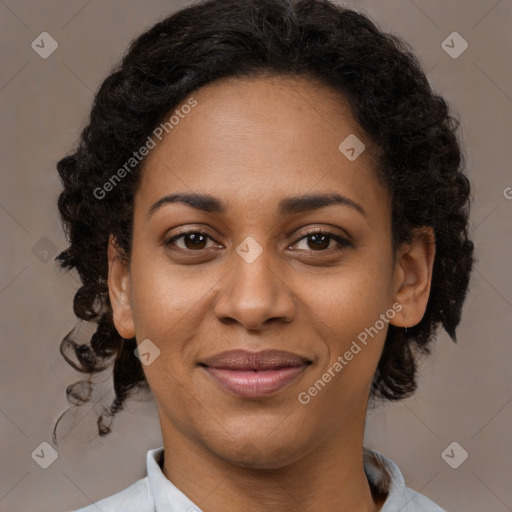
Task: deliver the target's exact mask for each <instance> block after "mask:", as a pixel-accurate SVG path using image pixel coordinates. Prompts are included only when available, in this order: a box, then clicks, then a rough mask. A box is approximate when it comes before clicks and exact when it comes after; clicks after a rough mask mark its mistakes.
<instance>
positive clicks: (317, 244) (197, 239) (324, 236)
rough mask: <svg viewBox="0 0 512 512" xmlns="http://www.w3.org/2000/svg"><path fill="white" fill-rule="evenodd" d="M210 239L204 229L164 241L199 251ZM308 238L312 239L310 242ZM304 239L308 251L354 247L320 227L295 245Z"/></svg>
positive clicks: (186, 249)
mask: <svg viewBox="0 0 512 512" xmlns="http://www.w3.org/2000/svg"><path fill="white" fill-rule="evenodd" d="M208 239H210V240H212V241H214V240H213V238H212V237H211V236H210V235H209V234H208V233H206V232H204V231H197V230H195V231H194V230H191V231H185V232H183V233H180V234H179V235H176V236H173V237H172V238H169V239H168V240H166V241H165V242H164V243H165V245H166V246H175V247H177V248H178V249H179V250H183V251H195V252H199V251H201V250H204V249H208V247H206V244H207V240H208ZM308 239H310V240H309V243H308ZM303 241H305V243H306V245H307V246H306V247H302V248H300V247H299V249H300V250H306V251H307V250H310V251H312V252H322V251H324V252H326V251H327V250H329V251H331V250H335V251H337V250H341V249H343V248H345V247H352V243H351V242H350V241H349V240H347V239H346V238H343V237H342V236H340V235H338V234H336V233H332V232H330V231H323V230H320V229H316V230H310V231H308V232H307V233H306V234H305V235H303V236H302V237H301V238H300V239H299V240H297V241H296V242H295V244H294V245H296V244H299V243H301V242H303ZM177 242H182V245H180V244H178V243H177ZM331 242H335V243H337V246H336V244H334V247H333V246H331Z"/></svg>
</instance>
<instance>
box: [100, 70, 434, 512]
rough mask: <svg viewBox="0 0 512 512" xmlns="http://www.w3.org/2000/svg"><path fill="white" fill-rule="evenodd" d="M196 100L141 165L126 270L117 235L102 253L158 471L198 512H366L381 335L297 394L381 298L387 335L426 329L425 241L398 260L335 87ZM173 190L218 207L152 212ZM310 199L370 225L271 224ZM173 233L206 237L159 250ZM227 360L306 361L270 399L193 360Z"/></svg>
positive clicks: (319, 215) (260, 83)
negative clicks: (151, 405)
mask: <svg viewBox="0 0 512 512" xmlns="http://www.w3.org/2000/svg"><path fill="white" fill-rule="evenodd" d="M193 97H194V98H195V99H196V100H197V102H198V104H197V106H196V107H195V108H193V109H192V111H191V112H190V113H189V114H188V115H186V117H185V118H184V119H182V120H181V121H180V123H179V124H178V125H177V126H176V127H175V128H174V129H173V130H172V131H170V132H169V134H168V136H166V137H165V138H164V139H163V141H162V142H161V143H160V144H159V145H158V146H157V147H156V148H155V149H153V150H152V151H151V153H150V154H149V155H148V157H147V159H146V161H145V166H144V169H143V174H142V180H141V183H140V187H139V188H138V190H137V192H136V195H135V210H134V227H133V230H134V231H133V250H132V254H131V258H130V260H129V262H128V263H127V262H126V261H125V260H124V259H123V255H122V253H121V252H120V251H118V249H117V248H116V246H115V240H114V239H113V238H111V243H110V246H109V250H108V257H109V267H110V272H109V289H110V299H111V303H112V307H113V312H114V322H115V325H116V328H117V330H118V331H119V333H120V334H121V336H123V337H124V338H132V337H133V336H136V338H137V340H138V342H139V343H140V342H141V341H142V340H144V339H146V338H149V339H150V340H151V341H152V342H153V343H154V344H155V345H157V346H158V347H159V349H160V351H161V353H160V355H159V357H157V358H156V359H155V361H154V362H153V363H152V364H150V365H148V366H144V372H145V375H146V377H147V380H148V382H149V385H150V387H151V389H152V391H153V393H154V395H155V398H156V400H157V402H158V410H159V419H160V424H161V428H162V435H163V443H164V450H165V454H166V457H165V462H164V467H163V471H164V474H165V476H166V477H167V478H168V479H169V480H171V481H172V482H173V483H174V484H175V485H176V486H177V487H178V488H179V489H180V490H181V491H182V492H184V493H185V494H186V495H187V496H188V497H189V498H190V499H191V500H192V501H194V502H195V503H197V505H198V506H200V507H201V508H202V509H203V510H204V511H206V512H220V511H225V510H246V511H261V510H266V511H270V512H272V511H276V512H277V511H279V512H281V511H282V510H308V511H310V512H314V511H320V510H327V509H329V510H332V511H336V512H348V511H351V512H352V511H353V510H359V511H372V512H375V511H378V510H380V509H381V507H382V504H383V500H379V499H377V498H374V497H373V496H372V494H371V489H370V486H369V484H368V481H367V479H366V476H365V474H364V471H363V464H362V449H363V433H364V425H365V418H366V409H367V404H368V396H369V392H370V385H371V381H372V377H373V375H374V372H375V369H376V367H377V364H378V361H379V357H380V355H381V352H382V349H383V345H384V341H385V337H386V332H387V326H386V327H385V328H384V329H382V330H381V331H380V332H379V334H378V335H377V336H375V337H374V338H373V339H371V341H370V342H369V343H368V344H367V346H365V347H364V348H363V349H362V350H361V352H359V353H358V354H357V355H356V356H354V358H353V359H352V360H351V361H350V363H349V364H348V365H347V366H345V367H344V368H343V370H342V371H341V372H340V373H338V374H337V375H336V377H335V378H333V379H332V380H331V382H329V383H328V384H327V385H326V386H325V388H324V389H322V391H321V392H319V393H318V395H317V396H316V397H314V398H312V400H311V401H310V403H308V404H307V405H303V404H301V403H300V402H299V401H298V398H297V397H298V394H299V393H300V392H302V391H307V390H308V388H309V387H311V386H312V385H313V383H314V382H315V381H317V379H320V378H321V376H322V374H323V373H324V372H325V371H326V370H327V369H328V368H330V367H331V366H332V365H333V363H334V362H335V361H336V359H337V357H338V356H339V355H343V354H344V353H345V352H346V351H347V350H348V349H349V347H350V344H351V342H352V340H355V339H357V335H358V334H359V333H360V332H362V331H364V329H365V328H367V327H370V326H373V325H374V324H375V322H376V320H378V319H379V315H381V314H383V313H385V312H386V310H388V309H389V308H391V307H392V305H393V304H394V303H396V302H399V303H401V304H402V306H403V310H402V311H401V313H397V315H396V316H395V317H394V319H393V320H391V323H392V324H394V325H396V326H401V327H404V326H412V325H415V324H417V323H418V322H419V321H420V320H421V318H422V317H423V314H424V312H425V308H426V305H427V301H428V296H429V292H430V283H431V276H432V266H433V261H434V253H435V248H434V240H433V235H432V232H431V231H430V230H423V231H422V232H418V235H417V237H416V238H415V239H414V241H413V242H412V243H411V244H409V245H406V246H403V247H401V248H400V249H399V250H398V252H397V254H396V256H395V258H394V257H393V256H394V255H393V252H392V247H391V203H390V196H389V194H388V192H387V191H386V190H385V189H384V188H383V187H382V185H381V184H380V183H379V181H378V180H377V178H376V174H375V172H374V170H373V169H374V166H373V161H372V159H371V155H370V149H369V148H370V147H371V145H370V142H369V141H368V140H367V138H366V137H365V135H364V133H363V132H362V130H361V128H360V126H359V125H358V124H357V122H356V121H355V120H354V118H353V116H352V115H351V113H350V110H349V109H348V107H347V106H346V104H345V103H344V102H343V98H340V96H339V95H338V94H336V93H335V92H334V91H331V90H329V89H326V88H325V87H322V86H320V84H318V83H316V82H314V81H312V80H309V79H301V78H290V77H287V78H284V77H277V78H276V77H274V78H270V77H261V78H258V79H254V80H252V81H249V80H244V81H242V80H238V79H229V80H223V81H220V82H216V83H212V84H209V85H207V86H206V87H204V88H202V89H200V90H199V91H197V92H196V93H195V94H194V95H193ZM184 103H185V102H184ZM351 133H354V134H356V135H357V136H358V137H359V139H361V140H362V141H364V142H365V144H366V148H367V149H366V151H365V152H363V153H362V155H361V156H359V158H357V159H356V160H355V161H353V162H351V161H349V160H348V159H347V158H345V157H344V156H343V155H342V154H341V153H340V152H339V150H338V145H339V144H340V142H341V141H343V140H344V139H345V138H346V137H347V136H348V135H349V134H351ZM176 192H196V193H202V194H210V195H212V196H215V197H216V198H219V199H220V200H222V201H223V202H225V203H226V206H227V211H226V213H225V214H217V213H207V212H203V211H199V210H196V209H194V208H192V207H191V206H188V205H185V204H183V203H173V204H166V205H164V206H162V207H161V208H160V209H158V210H157V211H156V212H155V213H154V214H153V215H152V216H150V215H149V214H148V211H149V209H150V207H151V206H152V205H153V204H154V203H155V202H156V201H158V200H159V199H160V198H162V197H163V196H165V195H167V194H170V193H176ZM322 192H323V193H326V192H327V193H333V192H337V193H338V194H340V195H343V196H346V197H348V198H350V199H351V200H352V201H355V202H356V203H358V204H359V205H360V206H361V207H362V208H363V209H364V211H365V212H366V214H365V215H363V214H361V213H360V212H358V211H357V210H356V209H354V208H351V207H349V206H343V205H331V206H327V207H323V208H321V209H317V210H312V211H308V212H303V213H300V214H293V215H287V216H283V215H279V214H278V213H277V205H278V203H279V201H280V200H281V199H283V198H285V197H289V196H295V195H302V194H305V193H322ZM184 228H185V229H191V230H193V229H199V230H200V231H206V232H207V233H208V234H209V236H210V237H211V238H208V237H207V238H206V239H204V242H201V243H199V242H197V238H196V241H195V242H194V239H192V240H191V239H190V237H182V238H180V239H178V240H176V241H175V242H174V246H167V247H166V246H165V243H164V242H165V241H166V240H169V238H171V237H172V236H176V235H178V234H180V231H181V230H183V229H184ZM310 228H319V229H321V230H323V231H325V230H327V231H330V232H332V233H334V234H335V235H339V236H341V237H343V238H346V237H347V233H348V234H349V235H350V237H351V240H352V242H353V246H348V247H341V250H339V251H336V249H335V248H336V247H339V245H338V242H336V240H335V239H332V238H331V239H327V240H326V242H325V244H324V245H323V246H321V247H320V248H318V245H315V239H313V240H312V239H311V237H305V235H306V233H305V232H306V230H307V229H310ZM248 236H251V237H252V238H254V239H255V240H256V241H257V242H258V243H259V244H260V246H261V247H262V249H263V252H262V253H261V255H260V256H259V257H258V258H257V259H256V260H255V261H253V262H252V263H247V262H246V261H245V260H244V259H242V258H241V257H240V256H239V255H238V254H237V252H236V248H237V247H238V246H239V245H240V244H241V243H242V242H243V241H244V240H245V238H246V237H248ZM318 243H319V242H317V244H318ZM404 315H405V316H406V320H404ZM407 315H408V316H409V318H407ZM231 349H246V350H250V351H260V350H265V349H281V350H288V351H291V352H295V353H297V354H299V355H301V356H305V357H307V358H309V359H310V360H311V361H312V362H313V364H312V365H310V366H309V367H308V368H307V369H306V371H305V372H303V373H302V374H301V376H300V377H299V378H298V379H297V380H295V381H293V382H292V383H290V384H288V385H286V386H285V387H284V388H281V389H280V390H278V391H277V392H276V393H274V394H273V395H271V396H268V397H265V398H258V399H254V398H252V399H248V398H241V397H237V396H234V395H231V394H229V393H228V392H227V391H225V390H224V389H222V388H220V387H219V386H218V385H217V384H216V383H215V382H214V381H213V380H212V379H211V378H210V376H209V375H208V374H206V372H205V371H204V370H203V369H202V368H201V367H199V366H198V363H199V362H200V361H201V360H204V359H205V358H207V357H210V356H213V355H215V354H217V353H219V352H223V351H225V350H231Z"/></svg>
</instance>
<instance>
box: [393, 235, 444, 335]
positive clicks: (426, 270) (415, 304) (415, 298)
mask: <svg viewBox="0 0 512 512" xmlns="http://www.w3.org/2000/svg"><path fill="white" fill-rule="evenodd" d="M435 254H436V242H435V235H434V230H433V228H431V227H422V228H418V229H416V230H415V233H414V237H413V240H412V241H411V242H410V243H408V244H404V245H403V246H402V247H400V248H399V249H398V251H397V257H396V264H395V276H394V289H395V299H396V301H397V302H399V303H400V304H401V305H402V309H401V313H402V314H401V315H400V316H399V315H395V317H394V318H393V320H390V323H391V324H393V325H395V326H397V327H413V326H414V325H417V324H418V323H419V322H421V319H422V318H423V315H424V314H425V310H426V309H427V303H428V298H429V296H430V287H431V283H432V269H433V267H434V258H435Z"/></svg>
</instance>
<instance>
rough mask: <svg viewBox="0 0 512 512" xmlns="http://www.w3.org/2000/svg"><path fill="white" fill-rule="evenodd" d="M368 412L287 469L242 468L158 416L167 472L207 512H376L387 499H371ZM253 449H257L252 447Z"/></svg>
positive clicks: (356, 416) (346, 423)
mask: <svg viewBox="0 0 512 512" xmlns="http://www.w3.org/2000/svg"><path fill="white" fill-rule="evenodd" d="M365 416H366V409H364V410H360V411H358V412H357V414H354V415H352V416H351V417H350V418H347V420H346V421H345V424H344V426H343V427H342V429H341V430H340V431H339V432H338V433H337V434H336V435H335V436H331V437H329V439H328V440H327V441H324V442H321V443H320V444H319V445H317V446H315V447H314V449H312V450H311V452H310V453H307V454H305V455H304V456H302V457H301V458H299V459H298V460H296V461H294V462H292V463H290V464H287V465H285V466H283V467H279V468H272V469H261V468H256V467H252V468H251V467H241V466H240V465H237V464H236V461H230V460H227V459H226V457H220V456H218V455H216V454H215V453H213V451H212V450H209V449H206V448H205V446H204V445H202V444H201V443H200V442H198V441H194V440H193V439H191V438H190V437H188V436H186V435H183V434H182V433H181V432H179V431H178V430H177V429H175V428H173V426H172V425H171V424H170V423H169V422H166V421H165V418H163V417H162V415H161V416H160V421H161V426H162V434H163V439H164V464H163V468H162V470H163V473H164V475H165V476H166V478H167V479H168V480H170V481H171V482H172V483H173V484H174V485H175V486H176V487H177V488H178V489H179V490H180V491H181V492H183V493H184V494H185V495H186V496H188V498H189V499H191V500H192V501H193V502H194V503H196V504H197V505H198V506H199V507H201V508H202V509H203V510H204V511H205V512H224V511H225V510H245V511H248V512H253V511H254V512H256V511H258V512H259V511H261V510H262V507H264V509H265V511H268V512H281V511H282V510H308V511H311V512H316V511H322V510H331V511H333V512H352V511H354V510H358V511H360V512H378V511H379V510H380V509H381V507H382V504H383V502H384V497H382V496H377V495H372V490H371V488H370V485H369V483H368V480H367V478H366V475H365V473H364V469H363V453H362V452H363V434H364V421H365ZM254 448H255V447H254ZM255 449H256V448H255Z"/></svg>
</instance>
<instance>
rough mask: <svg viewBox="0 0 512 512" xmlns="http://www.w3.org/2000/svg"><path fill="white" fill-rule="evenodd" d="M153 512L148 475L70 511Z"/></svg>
mask: <svg viewBox="0 0 512 512" xmlns="http://www.w3.org/2000/svg"><path fill="white" fill-rule="evenodd" d="M98 510H101V511H102V512H119V511H121V510H122V511H123V512H153V510H154V505H153V498H152V494H151V490H150V487H149V481H148V477H147V476H146V477H145V478H141V479H140V480H137V481H136V482H135V483H133V484H132V485H130V486H129V487H127V488H126V489H123V490H122V491H119V492H118V493H116V494H113V495H112V496H109V497H108V498H104V499H102V500H99V501H97V502H95V503H92V504H91V505H88V506H86V507H84V508H81V509H78V510H73V511H71V512H98Z"/></svg>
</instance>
